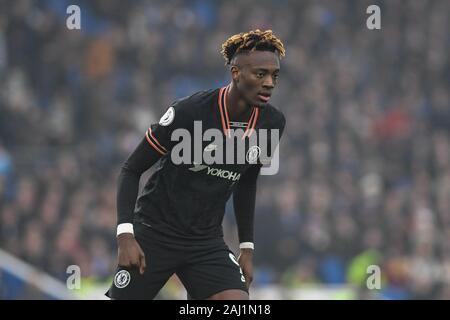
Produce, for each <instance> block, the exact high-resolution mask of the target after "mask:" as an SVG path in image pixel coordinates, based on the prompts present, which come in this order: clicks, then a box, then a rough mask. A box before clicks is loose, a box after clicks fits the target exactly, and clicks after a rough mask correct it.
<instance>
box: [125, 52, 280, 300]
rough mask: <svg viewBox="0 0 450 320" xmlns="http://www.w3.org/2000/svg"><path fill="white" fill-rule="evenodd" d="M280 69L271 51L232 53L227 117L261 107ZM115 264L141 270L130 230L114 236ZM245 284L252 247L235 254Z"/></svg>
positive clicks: (239, 294) (229, 294) (243, 117)
mask: <svg viewBox="0 0 450 320" xmlns="http://www.w3.org/2000/svg"><path fill="white" fill-rule="evenodd" d="M279 71H280V60H279V56H278V54H277V53H275V52H271V51H252V52H248V53H241V54H238V55H236V56H235V57H234V58H233V60H232V61H231V77H232V82H231V86H230V90H229V92H228V96H227V99H228V100H227V106H228V115H229V117H230V120H231V121H247V120H248V119H249V117H250V114H251V110H252V107H253V106H256V107H259V108H264V107H265V105H266V104H267V102H268V98H269V97H270V95H271V94H272V91H273V89H274V88H275V86H276V83H277V78H278V73H279ZM117 243H118V247H119V249H118V260H119V261H118V262H119V263H118V264H119V265H120V266H123V267H128V268H133V267H135V268H138V269H139V272H140V273H141V274H143V273H144V271H145V267H146V264H145V255H144V252H143V251H142V249H141V247H140V246H139V244H138V242H137V241H136V239H135V238H134V235H133V234H131V233H122V234H120V235H119V236H118V237H117ZM238 263H239V265H240V266H241V269H242V272H243V274H244V277H245V281H246V284H247V287H249V286H250V284H251V282H252V280H253V250H252V249H241V252H240V255H239V257H238ZM248 299H249V296H248V293H247V292H245V291H242V290H237V289H231V290H224V291H221V292H218V293H216V294H214V295H212V296H211V297H209V298H208V300H248Z"/></svg>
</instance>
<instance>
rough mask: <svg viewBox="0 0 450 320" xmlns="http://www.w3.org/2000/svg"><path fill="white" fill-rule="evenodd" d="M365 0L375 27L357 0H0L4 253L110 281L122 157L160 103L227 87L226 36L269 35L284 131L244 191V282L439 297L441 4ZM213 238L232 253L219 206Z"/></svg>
mask: <svg viewBox="0 0 450 320" xmlns="http://www.w3.org/2000/svg"><path fill="white" fill-rule="evenodd" d="M372 2H373V1H372ZM375 2H377V4H378V5H379V6H380V8H381V29H380V30H369V29H367V27H366V19H367V17H368V16H369V15H368V14H367V13H366V8H367V7H368V6H369V5H370V4H374V3H371V2H370V1H349V0H347V1H332V0H330V1H289V0H282V1H256V0H248V1H242V2H239V3H238V4H236V3H234V2H233V1H207V0H188V1H160V0H153V1H126V2H125V1H120V0H98V1H87V0H86V1H66V0H42V1H31V0H29V1H28V0H17V1H0V88H1V90H0V247H1V248H2V249H5V250H7V251H8V252H11V253H13V254H15V255H17V256H18V257H20V258H22V259H23V260H25V261H26V262H28V263H30V264H32V265H34V266H36V267H38V268H39V269H41V270H44V271H46V272H48V273H50V274H51V275H52V276H54V277H56V278H58V279H61V280H63V281H65V279H66V278H67V274H66V268H67V266H69V265H72V264H75V265H79V266H80V268H81V271H82V275H83V277H85V278H86V279H91V280H92V281H108V279H110V277H111V276H112V273H113V270H114V268H115V263H116V253H117V251H116V250H117V249H116V241H115V225H116V209H115V208H116V207H115V201H116V198H115V196H116V183H117V176H118V173H119V170H120V167H121V164H122V163H123V161H124V160H125V159H126V157H127V156H128V154H129V153H130V152H131V151H132V150H133V149H134V147H135V146H136V145H137V143H138V142H139V141H140V139H141V138H142V137H143V135H144V133H145V130H146V129H147V128H148V126H149V125H150V124H151V123H154V122H156V121H157V120H158V119H159V117H160V116H161V115H162V114H163V112H164V110H165V109H166V108H167V106H168V105H169V103H170V102H172V101H173V100H175V99H176V98H180V97H183V96H186V95H189V94H191V93H193V92H195V91H198V90H203V89H209V88H215V87H219V86H222V85H224V84H226V83H227V82H228V81H229V74H228V71H227V68H226V67H225V66H224V60H223V58H222V57H221V55H220V53H219V51H220V45H221V43H222V42H223V41H224V40H226V39H227V38H228V37H229V36H230V35H232V34H235V33H239V32H243V31H248V30H250V29H254V28H260V29H272V30H274V32H275V34H276V35H277V36H278V37H280V38H281V39H282V41H283V42H284V45H285V47H286V57H285V59H283V60H282V72H281V76H280V81H279V85H278V87H277V88H276V90H275V93H274V96H273V98H272V104H274V105H276V106H277V107H278V108H279V109H281V110H282V111H283V112H284V114H285V115H286V118H287V127H286V131H285V135H284V137H283V140H282V142H281V145H280V172H279V173H278V174H277V175H275V176H261V177H260V180H259V184H258V195H257V205H256V226H255V233H256V235H255V236H256V241H255V242H256V243H255V246H256V250H255V265H256V270H255V283H254V285H255V287H258V286H265V285H268V284H280V285H282V286H283V287H284V288H303V287H307V286H310V285H316V284H325V285H333V284H350V285H352V286H354V287H355V288H360V289H361V294H360V296H359V297H360V298H366V297H368V298H371V297H372V298H373V297H374V295H373V294H374V293H373V292H372V291H369V292H368V291H366V290H364V288H366V280H367V276H368V275H370V273H369V274H368V273H367V267H368V266H370V265H376V266H379V268H380V270H381V289H380V290H376V295H377V296H376V297H381V298H392V299H408V298H412V299H414V298H432V299H440V298H446V299H450V97H449V90H448V88H449V87H448V83H449V80H450V79H449V78H450V71H449V70H450V62H449V56H450V54H449V53H450V50H449V46H450V38H449V35H448V30H450V22H449V19H448V18H449V16H450V3H449V2H448V1H445V0H440V1H439V0H435V1H424V0H420V1H400V0H393V1H375ZM73 3H77V4H78V5H79V7H80V9H81V30H68V28H67V27H66V19H67V17H68V14H67V13H66V8H67V7H68V6H69V5H70V4H73ZM146 176H148V173H147V174H146ZM141 182H145V181H144V180H142V181H141ZM224 230H225V238H226V239H227V241H228V243H229V244H230V246H231V247H233V248H236V244H237V233H236V227H235V222H234V216H233V211H232V206H231V203H230V206H229V207H228V210H227V214H226V217H225V221H224ZM374 292H375V291H374Z"/></svg>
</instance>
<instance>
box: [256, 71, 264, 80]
mask: <svg viewBox="0 0 450 320" xmlns="http://www.w3.org/2000/svg"><path fill="white" fill-rule="evenodd" d="M256 77H257V78H260V79H261V78H262V77H264V72H258V73H257V74H256Z"/></svg>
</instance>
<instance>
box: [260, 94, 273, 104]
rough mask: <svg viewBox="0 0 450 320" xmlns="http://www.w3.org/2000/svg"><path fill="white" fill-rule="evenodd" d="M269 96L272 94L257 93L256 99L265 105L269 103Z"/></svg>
mask: <svg viewBox="0 0 450 320" xmlns="http://www.w3.org/2000/svg"><path fill="white" fill-rule="evenodd" d="M271 95H272V94H271V93H268V92H260V93H258V98H259V100H261V101H262V102H264V103H267V101H269V99H270V96H271Z"/></svg>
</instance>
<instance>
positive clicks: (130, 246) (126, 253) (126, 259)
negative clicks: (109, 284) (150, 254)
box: [117, 233, 145, 274]
mask: <svg viewBox="0 0 450 320" xmlns="http://www.w3.org/2000/svg"><path fill="white" fill-rule="evenodd" d="M117 244H118V247H119V249H118V258H119V266H121V267H125V268H132V267H137V268H138V269H139V272H140V274H143V273H144V271H145V255H144V251H142V249H141V247H140V246H139V243H137V241H136V239H135V238H134V235H133V234H131V233H122V234H120V235H119V236H118V237H117Z"/></svg>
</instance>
